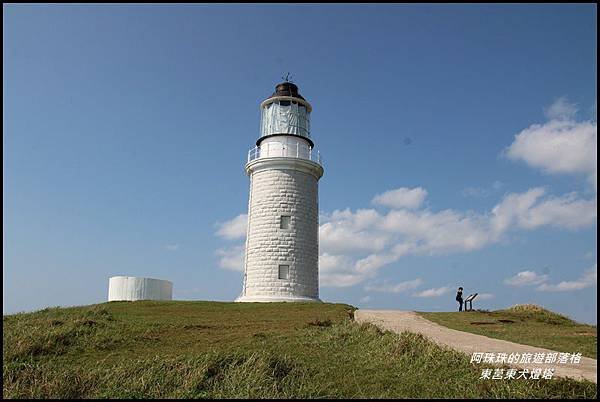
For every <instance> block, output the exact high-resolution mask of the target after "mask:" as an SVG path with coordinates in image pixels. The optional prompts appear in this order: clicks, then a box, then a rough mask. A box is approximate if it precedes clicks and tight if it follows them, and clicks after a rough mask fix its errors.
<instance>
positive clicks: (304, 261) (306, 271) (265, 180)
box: [236, 80, 323, 302]
mask: <svg viewBox="0 0 600 402" xmlns="http://www.w3.org/2000/svg"><path fill="white" fill-rule="evenodd" d="M260 110H261V124H260V136H259V138H258V140H257V141H256V146H255V147H253V148H252V149H250V151H249V152H248V160H247V163H246V166H245V170H246V174H247V175H248V176H249V178H250V195H249V201H248V228H247V236H246V254H245V258H244V281H243V287H242V293H241V295H240V296H239V297H238V298H237V300H236V301H238V302H282V301H285V302H319V301H320V300H319V196H318V182H319V179H320V178H321V176H323V166H322V164H321V156H320V153H319V152H318V151H316V150H315V148H314V142H313V140H312V139H311V136H310V113H311V112H312V107H311V105H310V103H308V101H307V100H306V99H304V98H303V97H302V95H300V93H299V92H298V87H297V86H296V85H295V84H293V83H292V82H288V81H287V80H286V82H283V83H281V84H279V85H277V86H276V87H275V92H274V93H273V94H272V95H271V96H270V97H268V98H267V99H265V100H264V101H263V102H262V103H261V104H260Z"/></svg>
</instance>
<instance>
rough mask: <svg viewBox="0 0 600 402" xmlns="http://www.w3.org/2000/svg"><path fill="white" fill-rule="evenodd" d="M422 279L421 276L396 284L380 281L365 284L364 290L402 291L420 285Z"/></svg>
mask: <svg viewBox="0 0 600 402" xmlns="http://www.w3.org/2000/svg"><path fill="white" fill-rule="evenodd" d="M422 283H423V280H422V279H421V278H417V279H414V280H412V281H405V282H400V283H396V284H390V283H382V284H371V285H367V286H365V290H366V291H371V292H385V293H402V292H406V291H407V290H413V289H416V288H418V287H419V286H421V284H422Z"/></svg>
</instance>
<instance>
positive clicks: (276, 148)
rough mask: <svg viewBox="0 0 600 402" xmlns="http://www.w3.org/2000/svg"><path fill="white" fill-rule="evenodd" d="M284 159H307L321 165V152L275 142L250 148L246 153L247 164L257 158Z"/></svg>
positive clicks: (297, 144) (298, 145) (297, 145)
mask: <svg viewBox="0 0 600 402" xmlns="http://www.w3.org/2000/svg"><path fill="white" fill-rule="evenodd" d="M273 157H286V158H298V159H307V160H309V161H312V162H316V163H318V164H319V165H323V158H322V157H321V152H320V151H317V150H314V149H312V148H310V147H305V146H300V144H299V143H296V144H281V143H276V142H268V143H266V144H264V145H261V146H260V147H254V148H251V149H250V150H249V151H248V162H250V161H253V160H255V159H259V158H273Z"/></svg>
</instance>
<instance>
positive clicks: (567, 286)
mask: <svg viewBox="0 0 600 402" xmlns="http://www.w3.org/2000/svg"><path fill="white" fill-rule="evenodd" d="M597 279H598V278H597V264H594V266H593V267H592V268H590V269H588V270H587V271H585V272H584V273H583V275H581V277H580V278H579V279H577V280H575V281H563V282H560V283H557V284H556V285H550V284H547V283H542V284H541V285H540V286H538V287H537V288H536V290H539V291H542V292H569V291H573V290H581V289H585V288H589V287H592V286H596V284H597Z"/></svg>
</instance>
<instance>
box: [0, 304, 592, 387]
mask: <svg viewBox="0 0 600 402" xmlns="http://www.w3.org/2000/svg"><path fill="white" fill-rule="evenodd" d="M352 312H353V308H352V307H351V306H348V305H343V304H285V303H281V304H280V303H276V304H275V303H274V304H239V303H216V302H179V301H175V302H134V303H127V302H118V303H115V302H112V303H106V304H100V305H94V306H86V307H76V308H50V309H45V310H42V311H39V312H35V313H26V314H16V315H10V316H4V317H3V324H4V328H3V335H4V336H3V344H2V348H3V396H4V397H5V398H15V397H34V398H39V397H52V398H77V397H94V398H96V397H117V398H123V397H140V398H142V397H143V398H151V397H157V398H163V397H171V398H173V397H211V398H223V397H229V398H238V397H246V398H265V397H268V398H275V397H280V398H285V397H295V398H305V397H332V398H341V397H347V398H358V397H373V398H386V397H387V398H399V397H419V398H426V397H441V398H475V397H479V398H521V397H536V398H538V397H541V398H548V397H552V398H558V397H565V398H573V397H579V398H582V397H583V398H595V397H596V392H597V391H596V386H595V384H593V383H590V382H577V381H573V380H566V379H554V380H528V381H526V380H500V381H498V380H494V381H492V380H479V379H478V378H479V376H480V374H481V369H482V366H477V367H475V366H472V365H470V363H469V357H468V356H466V355H463V354H460V353H457V352H454V351H450V350H446V349H442V348H440V347H439V346H437V345H435V344H433V343H431V342H429V341H428V340H426V339H424V338H423V337H421V336H418V335H414V334H409V333H404V334H401V335H397V334H394V333H391V332H382V331H380V330H379V329H377V328H376V327H374V326H372V325H358V324H356V323H354V322H352V321H351V319H350V318H351V315H352Z"/></svg>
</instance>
